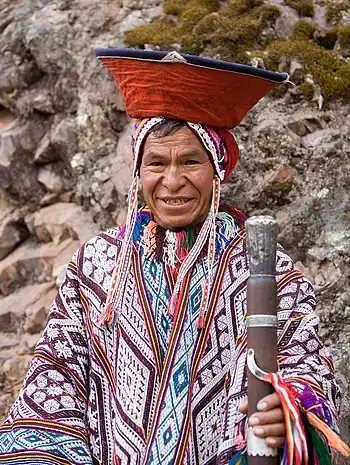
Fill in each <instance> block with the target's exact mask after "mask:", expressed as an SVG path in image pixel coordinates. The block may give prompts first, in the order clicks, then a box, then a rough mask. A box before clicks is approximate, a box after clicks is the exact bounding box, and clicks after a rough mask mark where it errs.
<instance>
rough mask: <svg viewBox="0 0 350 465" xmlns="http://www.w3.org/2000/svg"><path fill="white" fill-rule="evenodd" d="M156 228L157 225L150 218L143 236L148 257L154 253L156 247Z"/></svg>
mask: <svg viewBox="0 0 350 465" xmlns="http://www.w3.org/2000/svg"><path fill="white" fill-rule="evenodd" d="M157 228H158V225H157V223H155V222H154V221H153V220H151V221H150V222H149V223H148V225H147V226H146V227H145V229H144V232H143V237H144V241H145V245H146V249H147V250H146V254H147V257H148V258H150V257H152V256H153V255H154V254H155V251H156V248H157Z"/></svg>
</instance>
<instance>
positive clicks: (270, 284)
mask: <svg viewBox="0 0 350 465" xmlns="http://www.w3.org/2000/svg"><path fill="white" fill-rule="evenodd" d="M246 227H247V248H248V260H249V270H250V277H249V279H248V288H247V328H248V360H249V359H250V360H251V359H252V357H253V359H254V357H255V362H256V365H257V366H258V367H259V368H260V369H261V370H264V371H265V372H272V371H277V286H276V277H275V275H276V265H275V264H276V243H277V223H276V221H275V220H274V218H272V217H270V216H255V217H254V216H253V217H251V218H249V219H248V221H247V223H246ZM252 349H253V351H252ZM255 368H256V369H257V367H255ZM256 369H255V374H253V373H252V371H251V370H250V369H249V363H248V418H249V417H250V416H251V415H252V414H253V413H255V412H256V411H257V408H256V406H257V403H258V402H259V401H260V400H261V399H262V398H263V397H265V396H266V395H268V394H271V393H272V392H273V388H272V386H271V385H270V384H268V383H266V382H264V381H262V380H260V379H258V377H257V376H256V374H257V373H256ZM253 371H254V370H253ZM247 442H248V450H247V456H248V465H277V449H273V448H271V447H268V446H267V445H266V442H265V439H261V438H258V437H257V436H254V434H253V432H252V428H251V427H249V426H248V431H247Z"/></svg>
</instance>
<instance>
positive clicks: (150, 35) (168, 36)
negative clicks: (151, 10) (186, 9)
mask: <svg viewBox="0 0 350 465" xmlns="http://www.w3.org/2000/svg"><path fill="white" fill-rule="evenodd" d="M177 36H178V27H177V25H176V23H175V22H174V21H173V20H171V19H168V18H160V19H156V20H155V21H153V22H152V23H151V24H145V25H142V26H137V27H136V28H135V29H131V30H130V31H126V32H125V36H124V40H125V42H126V43H127V44H128V45H129V46H131V47H143V46H144V45H145V44H152V45H158V46H160V47H162V48H170V47H171V46H172V44H173V43H174V42H177Z"/></svg>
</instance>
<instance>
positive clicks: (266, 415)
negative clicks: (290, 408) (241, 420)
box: [249, 408, 284, 426]
mask: <svg viewBox="0 0 350 465" xmlns="http://www.w3.org/2000/svg"><path fill="white" fill-rule="evenodd" d="M283 421H284V415H283V410H282V409H281V408H275V409H273V410H267V411H265V412H258V413H254V415H252V416H251V417H250V418H249V424H250V425H251V426H256V425H269V424H273V423H282V422H283Z"/></svg>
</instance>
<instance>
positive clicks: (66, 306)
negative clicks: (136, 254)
mask: <svg viewBox="0 0 350 465" xmlns="http://www.w3.org/2000/svg"><path fill="white" fill-rule="evenodd" d="M117 235H118V230H117V229H112V230H110V231H107V232H106V233H104V234H101V235H99V236H98V237H96V238H94V239H92V240H91V241H89V242H88V243H87V244H85V246H83V247H82V248H81V249H80V250H79V251H78V253H77V254H75V256H74V257H73V259H72V262H71V264H70V265H69V268H68V271H67V275H66V279H65V282H64V283H63V285H62V286H61V288H60V290H59V293H58V296H57V298H56V299H55V302H54V304H53V306H52V310H51V313H50V316H49V322H48V325H47V327H46V329H45V331H44V333H43V336H42V338H41V339H40V342H39V344H38V347H37V349H36V351H35V356H34V358H33V361H32V364H31V367H30V369H29V372H28V375H27V377H26V379H25V382H24V386H23V389H22V391H21V393H20V395H19V397H18V399H17V401H16V402H15V404H14V406H13V408H12V409H11V412H10V415H9V417H8V419H7V420H6V421H5V426H4V427H3V428H2V432H1V433H0V463H6V464H8V465H10V464H12V463H21V464H25V465H29V464H32V463H34V462H35V463H37V464H41V463H43V464H44V463H45V465H54V464H57V463H62V464H67V463H70V464H71V465H78V464H79V465H80V464H82V463H84V465H90V464H94V465H101V464H103V465H115V463H118V464H120V465H127V464H130V465H146V464H144V457H145V454H146V451H147V445H148V440H149V434H150V428H151V425H152V423H154V420H155V418H154V415H155V409H156V402H157V396H158V394H159V388H160V378H159V375H158V372H157V363H156V358H155V353H154V350H153V346H152V342H151V340H150V333H149V328H148V327H147V325H146V322H145V315H144V313H143V310H142V307H141V304H140V297H139V295H138V290H137V286H135V281H136V278H137V276H135V269H134V267H131V269H130V272H129V276H128V278H127V280H126V286H125V292H124V294H123V298H122V300H121V301H120V302H119V306H118V321H117V323H116V324H115V325H114V326H109V327H107V328H105V327H104V328H101V327H99V326H98V325H97V323H96V322H97V320H98V317H99V316H100V313H101V312H102V310H103V305H104V302H105V299H106V293H107V289H108V287H109V282H110V278H111V274H112V270H113V264H114V263H115V260H116V254H117V253H118V251H119V250H120V239H119V238H118V237H117ZM141 258H142V257H141ZM157 267H159V270H158V269H157V272H156V275H157V280H158V282H157V286H155V287H154V288H153V290H152V286H150V287H149V292H151V293H152V295H151V300H152V302H154V303H155V305H157V303H158V300H159V299H160V298H159V296H158V294H157V291H156V290H157V289H158V290H159V289H161V288H164V286H166V284H167V278H166V276H165V275H164V273H162V267H163V265H161V264H157ZM200 272H201V271H200V266H198V264H197V265H196V269H195V270H194V272H193V273H194V276H200ZM247 278H248V267H247V258H246V244H245V239H241V240H238V241H237V243H236V245H235V247H234V248H233V249H232V251H231V252H230V255H229V257H228V262H227V266H226V269H225V272H224V274H223V276H222V282H221V289H220V292H219V294H218V301H217V305H216V307H215V312H214V314H213V320H212V324H211V327H210V330H209V332H208V339H207V340H206V344H205V348H204V352H203V354H202V356H201V359H200V361H199V365H198V370H197V373H196V376H195V378H194V380H193V386H192V387H191V390H190V391H189V389H187V392H186V389H183V388H184V387H185V386H186V385H187V377H188V370H189V364H190V362H191V363H192V362H193V360H190V359H191V357H190V353H191V350H189V349H191V344H193V340H194V339H195V338H196V335H197V333H195V332H193V329H191V328H192V327H191V324H192V323H191V322H192V321H193V315H192V316H191V317H188V318H187V320H186V322H185V323H184V326H185V327H186V328H189V330H188V331H187V332H183V333H181V335H182V337H181V338H180V343H179V348H178V349H177V351H176V353H174V357H175V359H176V361H177V363H175V364H174V369H173V370H172V371H171V376H170V377H169V379H170V383H172V390H173V391H172V394H171V396H174V393H175V394H176V392H179V393H180V400H179V404H176V401H175V402H174V399H173V397H171V396H170V397H169V396H167V395H166V396H165V400H166V402H170V405H175V404H176V405H180V406H182V405H185V404H184V398H186V399H187V394H188V395H189V398H188V399H189V404H186V405H189V409H186V410H185V412H184V417H183V421H184V422H185V417H186V412H187V411H188V412H189V415H188V416H187V417H186V418H187V419H186V421H187V422H188V423H187V424H184V423H182V418H181V416H179V415H178V418H177V425H174V427H176V432H177V434H179V433H181V435H183V434H184V431H185V430H186V431H187V429H186V428H189V429H188V431H189V434H188V439H187V443H186V444H182V445H179V444H177V445H176V447H175V448H171V450H172V452H171V453H174V454H176V456H179V454H182V457H183V460H182V463H183V464H186V465H214V464H217V463H220V464H222V465H228V463H229V461H230V459H231V457H232V456H233V454H234V453H235V452H237V451H239V450H242V449H244V447H245V444H246V442H245V441H246V439H245V423H246V417H245V416H244V415H242V414H241V413H240V412H239V404H240V403H241V401H242V400H244V399H245V398H246V387H247V378H246V336H247V331H246V323H245V317H246V284H247ZM277 281H278V301H279V309H278V336H279V346H278V353H279V362H280V369H281V372H282V374H283V375H284V376H286V377H288V378H289V379H291V380H292V382H293V384H294V385H295V386H296V387H297V388H300V389H301V388H302V386H305V385H307V384H308V383H312V385H313V387H314V389H316V391H317V393H318V394H319V395H320V396H324V397H325V398H326V399H327V403H328V406H329V409H330V411H331V412H332V413H334V412H335V410H336V407H337V404H338V400H339V389H338V386H337V384H336V383H335V380H334V374H333V366H332V363H331V360H330V358H329V355H328V353H327V351H326V350H325V348H324V347H323V346H322V344H321V343H320V341H319V339H318V336H317V325H318V318H317V316H316V315H315V313H314V307H315V299H314V294H313V291H312V287H311V285H310V284H309V282H308V281H307V280H306V279H305V278H304V277H303V276H301V275H300V273H298V272H297V271H296V270H295V268H294V265H293V263H292V261H291V259H290V258H289V257H288V255H287V254H286V253H285V252H284V251H283V250H281V249H279V250H278V253H277ZM195 290H196V286H195V285H193V287H191V291H190V299H191V298H192V302H197V296H196V294H195ZM191 293H192V295H191ZM162 299H165V297H164V296H163V297H162ZM160 300H161V299H160ZM191 305H193V303H192V304H191ZM162 306H164V303H162V304H161V305H159V306H158V308H159V309H160V310H161V307H162ZM194 308H195V306H194ZM194 313H196V312H195V311H194ZM164 335H165V334H164ZM164 340H165V339H164ZM184 360H186V364H185V366H187V368H186V369H185V368H184V366H183V364H182V362H183V361H184ZM186 370H187V372H186ZM54 373H55V374H54ZM166 387H167V388H169V386H166ZM167 392H170V390H169V391H167ZM183 392H185V397H181V396H182V395H183ZM170 410H171V409H170ZM180 410H181V409H180ZM162 415H163V416H162ZM162 415H160V416H161V417H162V418H163V419H164V421H160V424H161V426H162V428H163V429H162V430H158V431H157V434H156V435H155V436H156V437H157V438H158V440H157V441H156V442H155V444H156V446H155V448H154V449H152V451H153V450H155V451H156V454H154V455H156V456H154V462H153V463H155V464H157V465H158V464H160V463H163V462H162V461H161V460H160V457H162V456H163V455H164V456H165V457H166V459H167V463H170V455H169V453H168V450H169V449H167V447H166V446H167V445H168V444H169V442H170V441H171V438H170V434H169V431H168V430H167V428H166V425H167V419H169V424H170V423H171V421H170V420H171V413H169V412H163V414H162ZM167 415H168V416H167ZM169 415H170V416H169ZM160 419H161V418H160ZM48 421H49V422H51V424H50V426H49V427H48V426H47V425H45V422H48ZM171 426H173V425H171ZM64 428H67V430H65V429H64ZM45 434H46V435H47V436H45ZM40 435H42V436H41V437H42V438H43V441H44V442H43V444H45V447H42V448H41V447H35V448H33V447H32V446H31V444H30V438H32V440H33V441H34V440H36V439H35V438H40ZM45 437H46V439H45ZM181 437H182V436H181ZM50 438H51V439H50ZM69 438H71V439H69ZM162 438H163V442H164V443H165V444H164V445H162V443H161V440H160V439H162ZM45 441H46V442H45ZM167 441H168V442H167ZM14 444H16V445H14ZM21 444H22V446H21ZM61 446H62V447H61ZM182 446H183V447H185V449H184V450H183V451H181V450H180V449H181V447H182ZM20 448H21V449H22V450H19V449H20ZM69 448H72V450H73V448H75V450H76V452H75V454H76V455H74V453H73V452H72V453H71V457H70V459H69V460H70V461H69V462H67V455H69V453H70V452H68V451H69ZM82 450H84V451H86V457H85V458H84V459H81V457H80V456H79V454H80V452H79V451H82ZM34 453H35V457H36V458H35V461H34V462H33V458H31V457H30V454H34ZM162 454H163V455H162ZM81 460H85V461H81ZM147 465H148V464H147Z"/></svg>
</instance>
